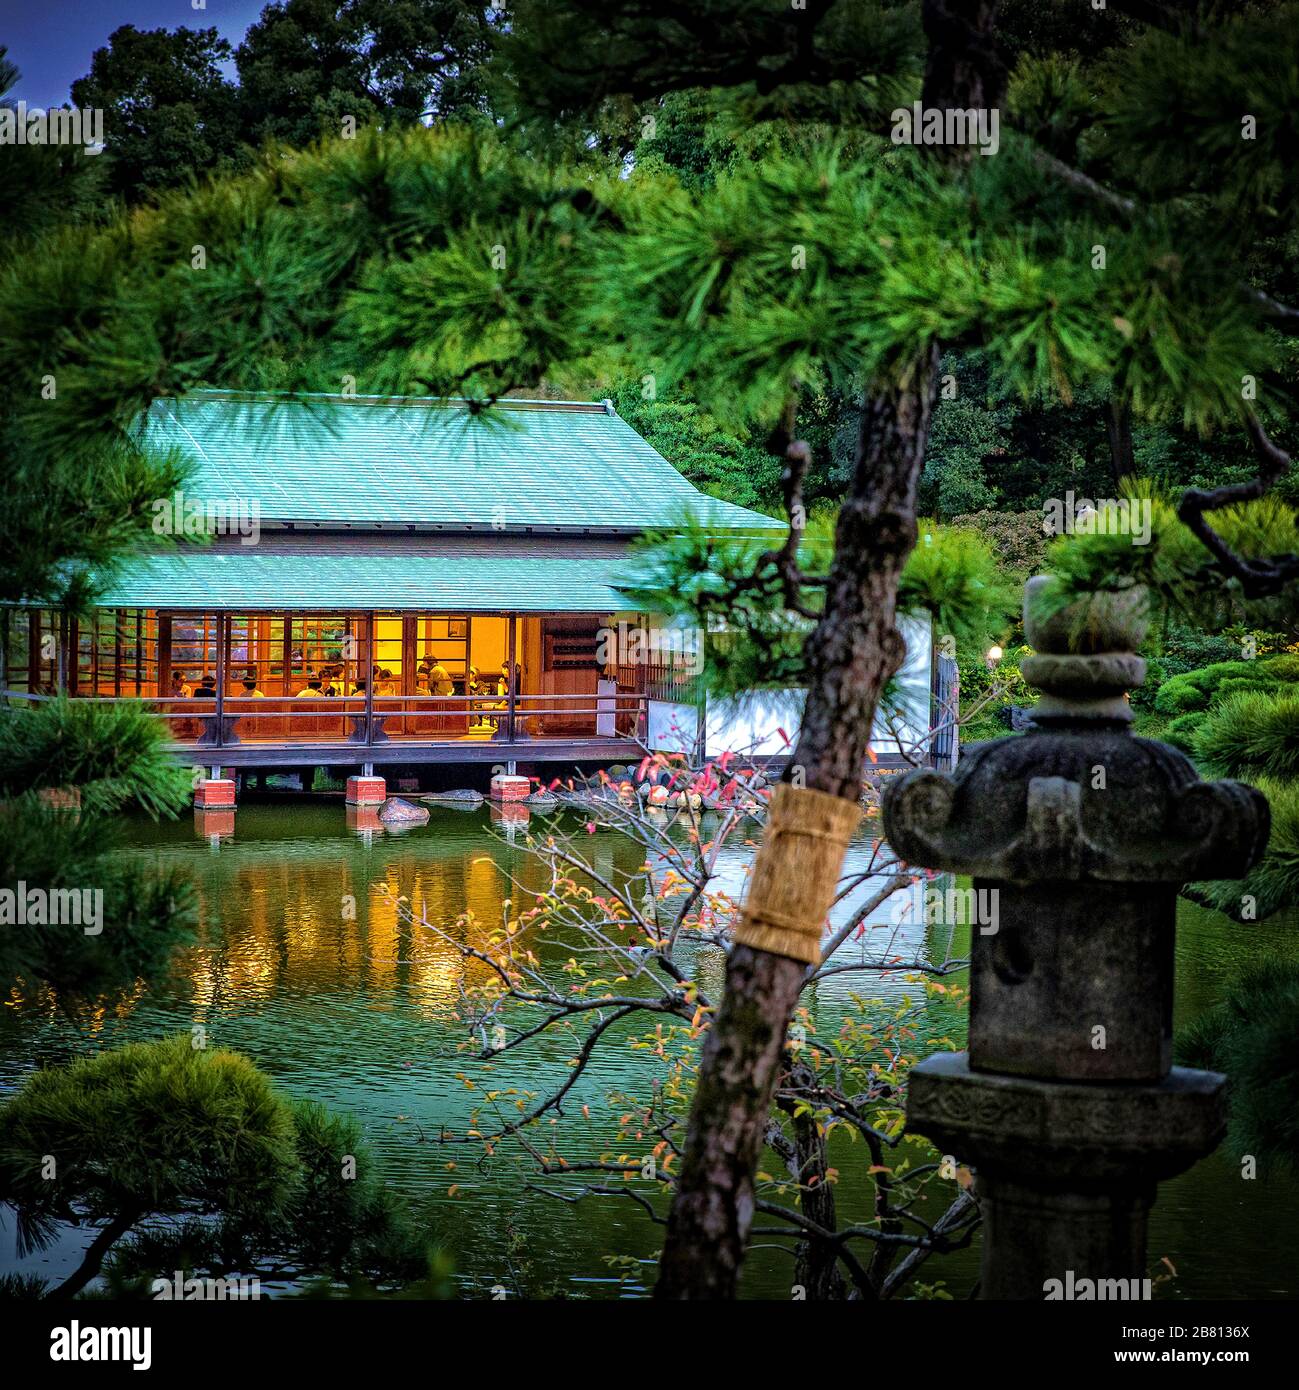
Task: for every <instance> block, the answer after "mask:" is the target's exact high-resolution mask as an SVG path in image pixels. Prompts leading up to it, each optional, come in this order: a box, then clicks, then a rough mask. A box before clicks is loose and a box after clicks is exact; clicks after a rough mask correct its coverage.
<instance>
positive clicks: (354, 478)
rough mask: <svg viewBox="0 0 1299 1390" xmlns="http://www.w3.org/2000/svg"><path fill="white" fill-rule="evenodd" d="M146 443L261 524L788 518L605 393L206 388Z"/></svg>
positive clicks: (731, 522) (556, 525)
mask: <svg viewBox="0 0 1299 1390" xmlns="http://www.w3.org/2000/svg"><path fill="white" fill-rule="evenodd" d="M145 436H146V438H147V440H148V441H149V442H150V443H154V444H159V445H174V446H178V447H179V448H181V449H182V450H184V451H185V453H187V454H188V455H189V456H190V457H191V458H193V459H194V460H195V462H196V464H197V470H196V472H195V473H194V475H193V477H192V480H191V481H190V483H189V484H188V485H187V486H186V488H185V496H186V498H188V499H194V500H207V499H240V500H244V501H247V502H252V501H254V500H255V501H256V502H257V504H258V505H259V507H260V514H261V519H262V522H263V524H265V523H267V522H272V521H294V522H301V523H316V524H323V525H327V526H343V525H354V526H366V527H370V526H385V527H387V526H394V527H396V526H400V527H416V528H420V529H424V528H445V529H447V530H455V529H461V530H464V529H479V528H482V529H492V530H496V531H501V530H506V531H515V530H520V529H524V528H528V527H531V528H534V529H547V530H552V529H565V530H590V531H601V530H620V531H636V530H644V529H647V528H653V527H658V526H673V525H675V524H678V523H679V522H680V520H681V518H682V516H683V514H685V513H689V514H691V515H692V516H693V517H694V518H695V519H696V520H697V521H698V522H699V523H701V524H703V525H706V526H709V527H713V528H716V529H719V530H735V529H739V530H750V529H754V530H764V531H765V530H771V529H782V530H783V529H784V528H783V527H782V526H781V525H780V523H778V522H775V521H773V520H772V519H771V518H770V517H765V516H762V515H760V514H758V513H756V512H751V511H748V510H746V509H745V508H743V507H737V506H734V505H732V504H731V503H729V502H720V501H716V500H714V499H713V498H709V497H706V496H705V495H704V494H703V493H701V492H699V491H697V490H696V489H695V488H694V487H693V486H692V485H691V484H690V483H689V482H687V481H686V479H685V478H683V477H682V476H681V474H680V473H678V472H677V471H676V469H675V468H673V467H672V465H671V464H670V463H668V461H667V460H666V459H665V458H663V457H662V455H660V454H658V453H657V452H656V451H655V450H654V449H652V448H651V447H650V445H649V444H647V443H646V442H645V440H643V439H642V438H641V437H640V436H639V435H638V434H637V433H636V431H635V430H633V429H632V428H631V426H630V425H628V424H627V423H626V422H625V421H623V420H622V419H620V418H619V417H618V416H617V415H615V414H613V413H612V411H610V410H606V408H605V407H604V406H602V405H598V404H590V403H587V402H564V401H514V400H506V401H502V402H500V403H499V405H498V406H496V407H493V408H492V409H491V410H489V411H486V412H483V413H481V414H479V415H476V416H475V415H471V414H470V413H469V411H468V410H467V408H465V407H464V406H463V405H458V404H456V403H454V402H453V403H449V404H439V403H436V402H428V401H416V400H402V399H387V400H381V399H377V398H367V397H350V398H344V397H338V396H318V397H308V398H305V399H301V398H300V399H293V400H288V399H281V400H277V399H276V398H275V397H274V396H268V395H261V396H259V395H248V394H240V393H235V392H220V391H211V392H196V393H195V394H193V395H190V396H186V397H184V398H182V399H180V400H160V401H156V402H155V403H154V404H153V406H152V407H151V408H150V410H149V412H148V414H147V416H146V417H145Z"/></svg>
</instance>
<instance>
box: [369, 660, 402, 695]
mask: <svg viewBox="0 0 1299 1390" xmlns="http://www.w3.org/2000/svg"><path fill="white" fill-rule="evenodd" d="M374 693H375V694H376V695H395V694H396V693H397V682H396V681H395V680H394V679H393V675H392V672H391V671H390V670H389V669H388V668H387V667H386V666H385V667H384V668H383V670H382V671H380V672H379V676H378V681H377V683H376V685H375V687H374Z"/></svg>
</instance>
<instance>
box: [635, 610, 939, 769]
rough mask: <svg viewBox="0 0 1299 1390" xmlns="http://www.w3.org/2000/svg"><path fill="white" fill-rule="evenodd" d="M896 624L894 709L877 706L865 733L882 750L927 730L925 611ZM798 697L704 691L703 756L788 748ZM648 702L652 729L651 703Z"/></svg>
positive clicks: (794, 736) (794, 733) (798, 713)
mask: <svg viewBox="0 0 1299 1390" xmlns="http://www.w3.org/2000/svg"><path fill="white" fill-rule="evenodd" d="M898 628H899V630H900V631H901V633H902V636H903V638H904V640H905V641H906V644H907V655H906V658H905V660H904V661H903V663H902V669H901V670H900V671H899V672H898V678H897V681H896V685H897V687H898V694H899V701H898V706H899V707H898V712H897V714H896V716H894V717H893V718H890V717H889V716H888V713H887V712H886V711H884V710H881V711H880V712H879V714H878V715H877V716H876V719H875V728H874V731H873V733H872V735H871V747H872V748H873V749H874V750H875V752H877V753H880V754H886V755H887V754H890V753H894V754H895V753H897V752H898V743H899V740H900V741H901V742H902V743H903V744H904V745H908V744H912V743H915V742H918V741H920V740H922V739H923V738H924V737H925V736H926V735H927V734H928V732H929V670H930V656H931V648H932V643H933V637H932V633H931V630H930V622H929V619H928V617H924V618H901V619H899V621H898ZM804 698H805V696H804V692H803V691H801V690H790V691H783V692H781V691H765V690H764V691H754V692H752V693H750V694H748V695H746V696H741V697H735V698H732V699H728V700H720V699H717V698H715V697H709V700H708V724H707V752H708V756H709V757H717V756H718V755H719V754H721V753H724V752H726V751H727V750H728V749H730V750H732V751H734V752H736V753H753V754H765V755H776V756H779V755H781V754H790V753H792V752H793V751H794V744H795V743H796V742H797V741H798V726H799V723H800V721H801V718H802V708H803V700H804ZM650 708H651V714H650V727H651V730H653V727H654V723H653V720H654V716H653V704H651V706H650ZM676 708H680V707H676ZM686 708H689V707H688V706H687V707H686ZM678 722H680V723H681V724H682V726H683V727H688V728H693V727H694V726H693V723H687V721H686V720H684V719H679V721H678ZM782 731H783V734H784V735H785V736H784V737H782ZM651 746H656V745H653V744H651ZM664 746H669V745H664ZM670 746H671V747H674V748H679V747H680V746H681V745H680V743H679V742H677V743H674V744H672V745H670Z"/></svg>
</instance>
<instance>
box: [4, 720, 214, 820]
mask: <svg viewBox="0 0 1299 1390" xmlns="http://www.w3.org/2000/svg"><path fill="white" fill-rule="evenodd" d="M167 739H168V734H167V726H166V725H165V724H164V723H163V721H162V720H161V719H158V718H157V717H156V716H154V715H152V714H149V713H147V712H146V711H144V710H141V709H137V708H135V707H134V706H131V705H110V704H102V705H101V704H99V703H97V702H96V701H94V700H71V699H68V698H67V697H66V696H62V697H60V698H59V699H57V700H48V701H44V702H42V703H40V704H37V705H34V706H32V707H31V708H30V709H22V710H14V709H10V708H7V707H6V708H3V709H0V792H2V793H3V794H4V795H5V796H9V797H12V796H17V795H19V794H20V793H22V792H25V791H28V790H31V789H35V788H41V787H78V788H80V789H81V805H82V808H83V809H84V810H86V811H116V810H118V809H119V808H121V807H123V806H132V805H133V806H139V807H140V808H142V809H143V810H145V811H147V812H148V813H149V814H150V815H152V816H155V817H156V816H159V815H167V814H170V813H172V812H175V811H178V810H180V808H181V807H182V806H184V805H185V804H186V803H187V801H188V800H189V796H190V793H191V791H192V788H191V786H190V781H189V775H188V773H187V772H186V771H185V769H184V768H182V767H178V766H177V765H176V763H175V762H174V761H173V760H172V758H171V757H170V755H169V754H168V753H167V750H166V747H165V744H166V743H167Z"/></svg>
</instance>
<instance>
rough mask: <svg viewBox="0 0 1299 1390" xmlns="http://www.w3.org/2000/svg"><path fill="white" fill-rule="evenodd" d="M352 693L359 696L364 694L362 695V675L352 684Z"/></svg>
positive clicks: (363, 682) (363, 679) (363, 686)
mask: <svg viewBox="0 0 1299 1390" xmlns="http://www.w3.org/2000/svg"><path fill="white" fill-rule="evenodd" d="M352 694H353V695H361V696H364V695H365V677H364V676H362V678H361V679H360V680H359V681H357V682H356V684H355V685H353V686H352Z"/></svg>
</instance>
